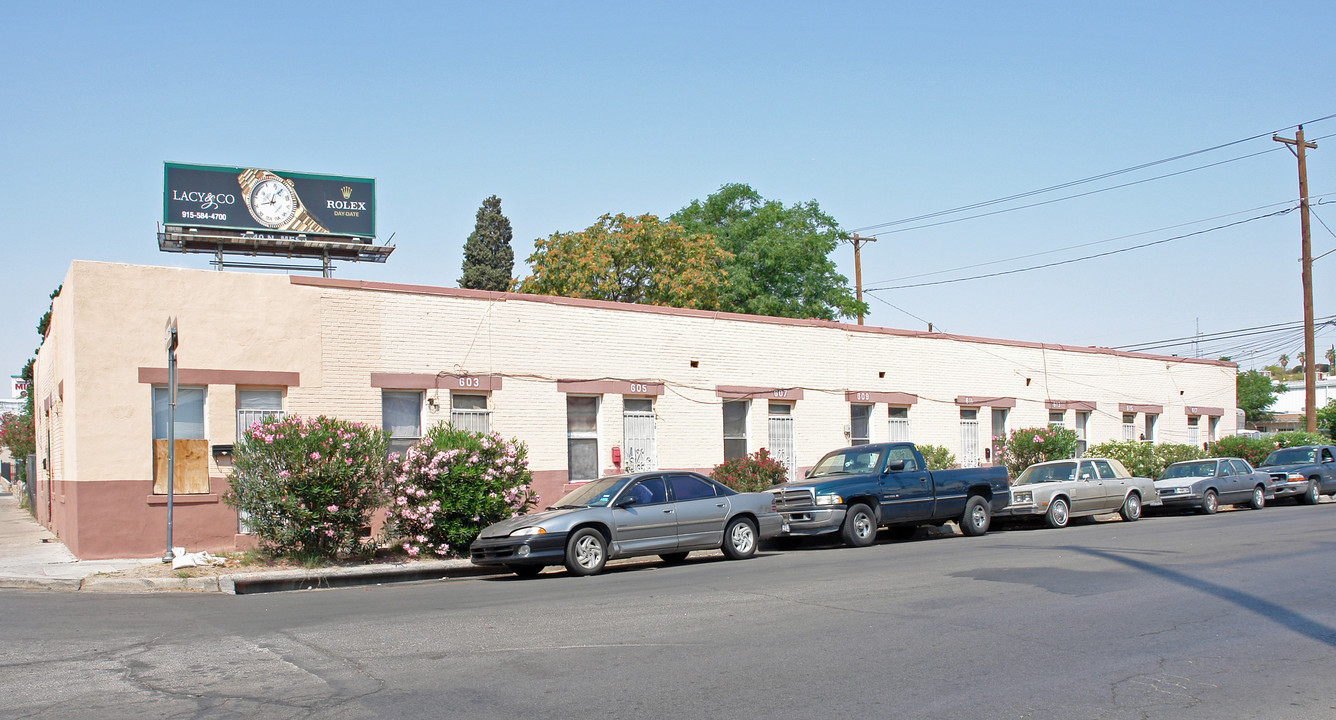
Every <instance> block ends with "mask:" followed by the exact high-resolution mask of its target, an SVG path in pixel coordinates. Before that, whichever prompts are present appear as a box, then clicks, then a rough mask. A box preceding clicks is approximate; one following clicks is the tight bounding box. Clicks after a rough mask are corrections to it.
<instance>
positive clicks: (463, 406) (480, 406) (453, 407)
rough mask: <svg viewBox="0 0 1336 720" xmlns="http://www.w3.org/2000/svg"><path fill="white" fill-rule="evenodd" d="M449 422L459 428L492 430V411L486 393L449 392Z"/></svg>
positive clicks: (487, 431) (474, 430)
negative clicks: (488, 405)
mask: <svg viewBox="0 0 1336 720" xmlns="http://www.w3.org/2000/svg"><path fill="white" fill-rule="evenodd" d="M450 424H451V425H453V426H454V427H455V428H457V429H459V430H468V431H469V432H477V433H483V434H484V435H485V434H487V433H489V432H491V431H492V411H491V410H488V409H487V396H486V395H466V394H464V393H451V394H450Z"/></svg>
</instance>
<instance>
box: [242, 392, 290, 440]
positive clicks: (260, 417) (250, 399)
mask: <svg viewBox="0 0 1336 720" xmlns="http://www.w3.org/2000/svg"><path fill="white" fill-rule="evenodd" d="M274 417H283V391H282V390H237V440H240V439H242V438H243V437H245V435H246V431H247V430H250V429H251V426H253V425H255V424H256V423H260V422H264V421H265V420H268V419H269V418H274Z"/></svg>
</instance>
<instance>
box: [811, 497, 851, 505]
mask: <svg viewBox="0 0 1336 720" xmlns="http://www.w3.org/2000/svg"><path fill="white" fill-rule="evenodd" d="M843 502H844V498H842V497H840V496H839V495H817V496H816V504H817V505H839V504H840V503H843Z"/></svg>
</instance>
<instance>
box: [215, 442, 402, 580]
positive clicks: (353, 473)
mask: <svg viewBox="0 0 1336 720" xmlns="http://www.w3.org/2000/svg"><path fill="white" fill-rule="evenodd" d="M233 453H234V455H233V469H232V475H231V477H230V478H229V481H230V487H229V489H228V491H227V492H226V493H225V494H224V496H223V501H224V502H225V503H227V504H228V505H230V506H232V507H234V508H236V509H237V510H238V512H239V514H240V515H241V516H242V518H243V519H244V522H245V523H246V525H247V527H248V528H249V529H250V530H251V531H252V532H254V533H255V535H256V538H257V540H258V544H259V546H260V550H261V551H263V552H266V553H268V554H271V555H275V556H284V557H295V558H301V559H306V560H318V559H341V558H346V557H352V556H365V555H368V554H371V553H374V552H375V545H374V544H373V543H371V542H369V541H367V540H365V539H364V536H365V535H366V534H367V533H366V530H365V529H366V528H367V527H369V526H370V524H371V514H372V512H373V511H375V510H376V508H378V507H381V505H382V501H383V498H384V495H383V493H382V483H383V481H384V477H385V433H383V432H381V431H380V430H379V429H378V428H375V427H372V426H369V425H363V424H361V423H355V422H349V421H347V420H339V419H337V418H331V417H325V416H323V415H322V416H320V417H316V418H301V417H297V416H293V415H289V416H287V417H278V418H270V419H267V420H265V421H263V422H259V423H255V424H254V425H252V426H251V427H250V429H249V430H247V431H246V432H245V434H244V436H243V437H242V438H241V441H240V442H238V443H237V444H236V446H235V448H234V449H233Z"/></svg>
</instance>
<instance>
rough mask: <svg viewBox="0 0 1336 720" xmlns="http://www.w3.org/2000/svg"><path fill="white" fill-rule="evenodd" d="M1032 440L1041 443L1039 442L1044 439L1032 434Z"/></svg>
mask: <svg viewBox="0 0 1336 720" xmlns="http://www.w3.org/2000/svg"><path fill="white" fill-rule="evenodd" d="M1034 441H1035V442H1037V443H1041V442H1043V441H1044V439H1043V438H1041V437H1039V436H1038V435H1035V436H1034Z"/></svg>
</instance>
